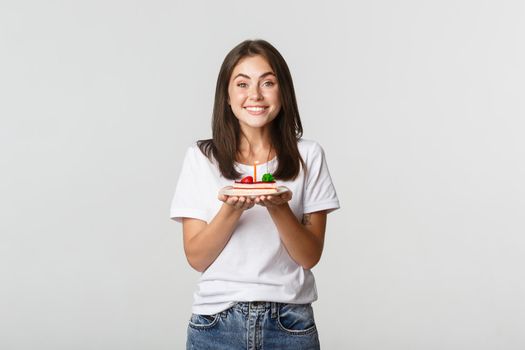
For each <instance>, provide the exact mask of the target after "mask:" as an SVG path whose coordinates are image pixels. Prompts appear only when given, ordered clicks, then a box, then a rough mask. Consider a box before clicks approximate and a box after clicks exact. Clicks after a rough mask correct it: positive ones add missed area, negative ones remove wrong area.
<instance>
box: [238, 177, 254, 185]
mask: <svg viewBox="0 0 525 350" xmlns="http://www.w3.org/2000/svg"><path fill="white" fill-rule="evenodd" d="M241 183H243V184H252V183H253V177H251V176H245V177H243V178H242V179H241Z"/></svg>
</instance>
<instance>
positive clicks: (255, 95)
mask: <svg viewBox="0 0 525 350" xmlns="http://www.w3.org/2000/svg"><path fill="white" fill-rule="evenodd" d="M250 99H251V100H254V101H259V100H261V99H262V94H261V90H260V89H259V86H254V87H253V88H252V89H251V90H250Z"/></svg>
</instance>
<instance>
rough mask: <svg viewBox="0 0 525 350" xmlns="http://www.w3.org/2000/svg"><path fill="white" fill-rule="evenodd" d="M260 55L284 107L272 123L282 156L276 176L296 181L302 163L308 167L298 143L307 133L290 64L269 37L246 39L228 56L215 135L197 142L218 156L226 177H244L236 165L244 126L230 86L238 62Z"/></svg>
mask: <svg viewBox="0 0 525 350" xmlns="http://www.w3.org/2000/svg"><path fill="white" fill-rule="evenodd" d="M258 55H260V56H262V57H264V58H265V59H266V60H267V61H268V64H269V65H270V67H272V69H273V71H274V73H275V75H276V77H277V82H278V84H279V98H280V100H281V109H280V111H279V113H278V115H277V116H276V117H275V119H274V120H273V121H272V122H271V125H270V129H271V132H270V135H271V142H272V147H273V149H274V150H275V152H276V154H277V159H278V167H277V170H276V171H275V172H274V173H273V176H274V177H275V178H276V179H280V180H292V179H295V178H296V177H297V175H299V171H300V169H301V165H302V166H303V167H304V161H303V159H302V157H301V155H300V153H299V149H298V146H297V142H298V141H299V139H300V138H301V137H302V135H303V127H302V124H301V119H300V117H299V109H298V108H297V101H296V98H295V91H294V87H293V82H292V76H291V74H290V70H289V69H288V65H287V64H286V61H285V60H284V58H283V57H282V56H281V54H280V53H279V51H277V49H276V48H275V47H273V46H272V45H271V44H270V43H268V42H267V41H265V40H246V41H243V42H242V43H240V44H239V45H237V46H236V47H234V48H233V49H232V50H231V51H230V52H229V53H228V54H227V55H226V57H225V58H224V61H223V63H222V66H221V69H220V71H219V76H218V78H217V86H216V88H215V103H214V105H213V120H212V135H213V136H212V137H213V138H212V139H207V140H199V141H198V142H197V144H198V146H199V148H200V150H201V151H202V153H204V154H205V155H206V156H207V157H208V158H209V159H210V160H211V159H212V157H213V158H215V160H216V161H217V163H218V166H219V170H220V172H221V174H222V176H224V177H225V178H227V179H230V180H234V179H237V178H239V177H240V176H241V174H240V173H239V172H238V171H237V170H236V169H235V164H234V163H235V160H236V156H237V152H238V148H239V144H240V135H241V129H240V126H239V120H238V119H237V118H236V117H235V115H234V114H233V111H232V110H231V107H230V105H229V104H228V97H229V95H228V85H229V82H230V78H231V75H232V73H233V69H234V68H235V66H236V65H237V63H238V62H239V61H240V60H241V59H243V58H245V57H252V56H258Z"/></svg>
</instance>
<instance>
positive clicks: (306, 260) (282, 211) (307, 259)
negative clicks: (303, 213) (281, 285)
mask: <svg viewBox="0 0 525 350" xmlns="http://www.w3.org/2000/svg"><path fill="white" fill-rule="evenodd" d="M268 212H269V213H270V215H271V217H272V220H273V222H274V224H275V226H276V227H277V230H278V231H279V235H280V237H281V241H282V242H283V244H284V246H285V247H286V250H287V251H288V254H289V255H290V257H291V258H292V259H293V260H294V261H295V262H296V263H298V264H299V265H301V266H302V267H303V268H305V269H311V268H312V267H314V266H315V265H316V264H317V263H318V262H319V260H320V259H321V254H322V251H323V243H324V242H323V240H322V239H321V238H319V237H318V236H316V235H314V234H313V233H312V232H311V231H310V230H308V228H307V227H306V226H304V225H302V224H301V223H300V222H299V221H298V220H297V218H296V217H295V215H294V214H293V212H292V210H291V209H290V206H289V205H288V203H285V204H283V205H279V206H275V207H268Z"/></svg>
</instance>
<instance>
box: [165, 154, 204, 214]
mask: <svg viewBox="0 0 525 350" xmlns="http://www.w3.org/2000/svg"><path fill="white" fill-rule="evenodd" d="M203 158H204V159H206V158H205V157H204V155H203V154H202V153H200V150H199V149H198V148H197V146H194V147H190V148H189V149H188V150H187V152H186V155H185V157H184V161H183V163H182V169H181V172H180V176H179V179H178V181H177V186H176V188H175V194H174V195H173V199H172V201H171V207H170V218H171V219H173V220H175V221H177V222H182V218H184V217H186V218H194V219H200V220H203V221H206V220H207V218H208V210H207V208H206V205H205V203H207V202H208V201H209V198H206V197H207V196H206V194H205V193H204V192H203V189H202V186H200V184H202V183H204V180H203V179H201V177H202V176H203V175H202V174H203V173H204V170H205V169H203V168H205V165H204V164H203V163H204V161H203Z"/></svg>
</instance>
